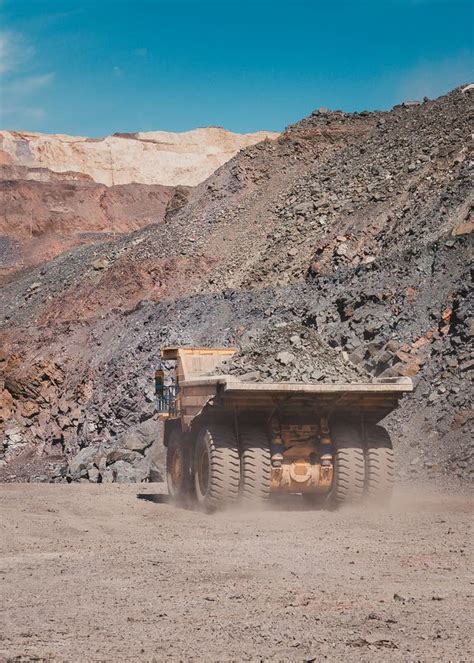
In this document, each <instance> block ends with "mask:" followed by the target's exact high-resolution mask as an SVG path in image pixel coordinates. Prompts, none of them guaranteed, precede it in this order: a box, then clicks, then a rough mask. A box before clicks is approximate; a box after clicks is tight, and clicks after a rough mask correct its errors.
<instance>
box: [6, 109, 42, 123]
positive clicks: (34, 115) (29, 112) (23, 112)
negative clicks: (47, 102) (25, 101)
mask: <svg viewBox="0 0 474 663" xmlns="http://www.w3.org/2000/svg"><path fill="white" fill-rule="evenodd" d="M2 115H3V116H4V117H11V116H12V115H14V116H15V117H21V118H22V119H26V120H42V119H43V118H44V117H46V111H45V110H44V108H39V107H26V108H25V107H23V108H16V107H14V106H9V107H7V108H2Z"/></svg>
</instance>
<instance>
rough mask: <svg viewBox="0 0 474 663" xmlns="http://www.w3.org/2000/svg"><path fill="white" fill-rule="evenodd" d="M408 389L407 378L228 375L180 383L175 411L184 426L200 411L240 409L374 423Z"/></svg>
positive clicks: (410, 389) (395, 404)
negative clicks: (251, 378)
mask: <svg viewBox="0 0 474 663" xmlns="http://www.w3.org/2000/svg"><path fill="white" fill-rule="evenodd" d="M412 390H413V385H412V381H411V380H410V378H385V379H380V380H374V381H372V382H368V383H346V384H308V383H295V382H268V383H263V382H244V381H242V380H239V379H238V378H236V377H235V376H232V375H216V376H199V377H196V378H191V379H189V380H185V381H183V382H181V384H180V400H181V403H180V408H181V412H182V415H183V423H184V425H185V427H188V426H189V425H190V424H191V423H192V421H193V419H194V418H195V417H196V416H198V415H200V414H202V413H203V411H204V409H205V408H206V407H212V408H213V409H214V411H215V412H216V411H231V410H239V409H245V410H246V411H247V412H249V413H250V414H251V413H252V412H254V413H255V414H257V413H261V412H265V411H268V412H271V411H272V410H274V409H275V408H279V409H280V411H281V412H282V413H283V414H285V412H286V413H290V412H298V414H299V415H300V416H304V415H305V414H308V415H314V414H316V413H317V414H324V415H325V416H330V415H331V413H332V412H334V411H335V410H336V409H337V411H338V412H339V413H343V414H344V415H345V416H346V417H348V418H357V417H360V415H361V413H363V414H364V418H365V419H366V420H367V421H371V422H373V423H376V422H378V421H380V420H381V419H383V418H384V417H385V416H386V415H387V414H389V413H390V412H391V411H392V410H394V409H395V408H396V406H397V404H398V401H399V399H400V398H401V397H402V396H403V394H404V393H406V392H410V391H412Z"/></svg>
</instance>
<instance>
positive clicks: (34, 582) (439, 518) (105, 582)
mask: <svg viewBox="0 0 474 663" xmlns="http://www.w3.org/2000/svg"><path fill="white" fill-rule="evenodd" d="M432 490H433V489H431V491H432ZM470 512H472V502H471V501H470V500H469V498H468V497H466V496H464V495H459V494H455V495H453V494H442V493H438V494H434V493H433V492H422V491H420V490H418V491H416V492H414V491H413V489H411V490H408V489H406V490H404V489H401V488H399V489H398V491H397V493H396V495H395V498H394V501H393V505H392V507H391V508H390V509H389V510H388V511H386V512H383V513H379V512H376V511H371V512H367V509H360V510H344V509H343V510H341V511H338V512H335V513H334V512H326V511H317V510H314V509H309V510H307V509H306V507H305V506H304V505H303V504H302V503H301V500H294V499H292V498H291V499H290V498H283V501H282V498H279V501H276V502H275V501H273V500H272V502H271V504H270V505H269V506H268V507H266V508H265V510H264V511H255V512H251V513H249V512H248V511H247V512H246V511H243V510H238V509H237V510H234V511H225V512H223V513H219V514H217V515H214V516H211V517H210V516H207V515H205V514H203V513H200V512H197V511H188V510H185V509H180V508H177V507H175V506H173V505H171V504H169V503H168V501H167V496H166V494H165V488H164V486H161V484H150V485H144V484H142V485H139V486H136V485H130V484H129V485H118V484H108V485H105V484H102V485H91V484H71V485H57V484H56V485H45V484H26V485H25V484H8V485H7V484H4V485H2V486H0V526H1V530H0V660H2V661H3V660H5V661H32V660H35V661H37V660H41V661H43V660H45V661H85V660H87V661H117V660H120V661H121V660H124V661H126V660H133V661H136V660H143V661H165V660H166V661H169V660H198V661H202V660H205V661H222V660H261V659H263V660H276V661H282V660H292V661H307V660H317V661H319V660H332V661H342V660H344V661H351V660H354V661H355V660H357V661H372V660H377V661H381V660H382V661H392V660H393V661H469V660H473V652H472V648H471V643H470V620H469V607H470V601H471V597H472V588H473V585H472V581H471V580H470V579H469V576H468V569H469V566H470V565H472V550H471V548H470V540H469V527H468V523H469V517H470Z"/></svg>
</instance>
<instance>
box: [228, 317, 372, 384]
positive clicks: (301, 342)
mask: <svg viewBox="0 0 474 663" xmlns="http://www.w3.org/2000/svg"><path fill="white" fill-rule="evenodd" d="M218 373H220V374H229V375H237V376H239V378H240V379H241V380H243V381H246V380H247V381H252V382H256V381H258V382H306V383H312V382H313V383H314V382H324V383H330V384H331V383H332V384H338V383H339V384H341V383H345V382H363V381H364V380H365V381H366V382H367V381H369V380H370V375H369V374H368V373H366V372H365V371H364V370H363V369H362V368H359V367H357V366H355V365H353V364H351V362H350V361H349V360H348V357H347V353H346V354H345V355H343V354H342V353H341V352H337V351H336V350H335V349H333V348H331V347H330V346H329V345H327V343H325V342H324V341H323V340H322V339H321V338H319V337H318V336H317V335H316V334H315V332H314V331H313V330H311V329H309V328H308V327H304V326H303V325H300V324H295V323H293V324H285V323H282V324H280V325H279V326H275V327H270V328H268V329H266V330H265V331H264V332H263V333H261V334H258V335H256V336H255V337H254V338H252V339H251V340H249V341H248V345H244V346H243V347H242V348H241V349H240V350H239V352H237V354H235V355H234V356H233V357H232V358H231V359H230V360H228V361H226V362H223V363H222V364H221V365H220V366H219V369H218Z"/></svg>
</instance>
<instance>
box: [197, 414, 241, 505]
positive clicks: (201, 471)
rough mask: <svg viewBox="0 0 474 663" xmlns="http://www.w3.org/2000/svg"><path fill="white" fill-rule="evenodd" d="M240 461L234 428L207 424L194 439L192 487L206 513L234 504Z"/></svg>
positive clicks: (236, 494)
mask: <svg viewBox="0 0 474 663" xmlns="http://www.w3.org/2000/svg"><path fill="white" fill-rule="evenodd" d="M239 484H240V458H239V450H238V446H237V440H236V437H235V434H234V431H233V429H232V428H231V427H230V426H225V425H222V424H209V425H207V426H206V427H204V428H202V429H201V430H200V431H199V433H198V436H197V440H196V448H195V454H194V485H195V490H196V499H197V501H198V504H199V505H200V506H201V507H202V508H203V509H204V510H205V511H207V512H208V513H212V512H213V511H216V510H217V509H220V508H223V507H225V506H226V505H228V504H231V503H232V502H235V501H236V500H237V498H238V496H239Z"/></svg>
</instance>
